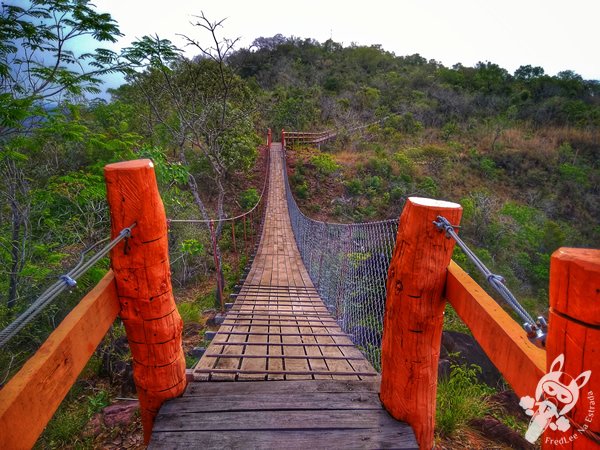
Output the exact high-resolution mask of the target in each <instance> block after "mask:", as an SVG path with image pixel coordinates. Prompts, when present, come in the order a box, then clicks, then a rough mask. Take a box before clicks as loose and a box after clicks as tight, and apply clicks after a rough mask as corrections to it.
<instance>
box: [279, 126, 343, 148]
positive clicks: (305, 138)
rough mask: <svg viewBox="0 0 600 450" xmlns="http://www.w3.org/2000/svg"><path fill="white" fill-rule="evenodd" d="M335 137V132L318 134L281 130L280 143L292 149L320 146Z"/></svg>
mask: <svg viewBox="0 0 600 450" xmlns="http://www.w3.org/2000/svg"><path fill="white" fill-rule="evenodd" d="M336 136H337V132H336V131H335V130H326V131H319V132H308V131H285V130H281V142H282V143H284V145H286V144H287V145H289V146H290V147H292V148H293V147H294V146H296V145H306V144H312V145H320V144H322V143H324V142H327V141H329V140H331V139H334V138H335V137H336Z"/></svg>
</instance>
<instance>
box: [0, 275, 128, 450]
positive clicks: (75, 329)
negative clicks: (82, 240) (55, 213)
mask: <svg viewBox="0 0 600 450" xmlns="http://www.w3.org/2000/svg"><path fill="white" fill-rule="evenodd" d="M118 312H119V301H118V300H117V290H116V286H115V281H114V274H113V272H112V271H109V272H108V273H107V274H106V275H105V276H104V278H102V280H100V282H99V283H98V284H97V285H96V287H94V288H93V289H92V290H91V291H90V292H89V294H87V295H86V296H85V297H84V298H83V299H82V300H81V301H80V302H79V304H78V305H77V306H76V307H75V308H73V310H72V311H71V312H70V313H69V314H68V315H67V317H65V319H64V320H63V321H62V322H61V323H60V325H59V326H58V327H57V328H56V329H55V330H54V331H53V332H52V334H51V335H50V336H49V337H48V339H47V340H46V341H45V342H44V343H43V344H42V346H41V347H40V348H39V349H38V351H37V352H36V353H35V354H34V355H33V356H32V357H31V358H30V359H29V360H28V361H27V362H26V363H25V365H24V366H23V367H22V368H21V370H20V371H19V372H18V373H17V374H15V375H14V376H13V377H12V379H11V380H10V381H9V382H8V383H7V384H6V386H4V388H3V389H2V390H0V430H1V431H0V448H2V449H18V448H31V447H33V445H34V444H35V442H36V440H37V439H38V437H39V436H40V434H41V433H42V431H43V430H44V428H45V427H46V424H47V423H48V421H49V420H50V419H51V418H52V415H53V414H54V412H55V411H56V409H57V408H58V406H59V405H60V403H61V402H62V400H63V399H64V398H65V396H66V395H67V393H68V392H69V389H71V386H72V385H73V383H74V382H75V381H76V380H77V377H78V376H79V374H80V372H81V370H82V369H83V368H84V367H85V365H86V364H87V362H88V360H89V359H90V357H91V356H92V354H93V353H94V351H95V350H96V347H97V346H98V344H99V343H100V342H101V341H102V338H103V337H104V335H105V334H106V332H107V331H108V329H109V328H110V326H111V325H112V323H113V322H114V321H115V319H116V317H117V314H118Z"/></svg>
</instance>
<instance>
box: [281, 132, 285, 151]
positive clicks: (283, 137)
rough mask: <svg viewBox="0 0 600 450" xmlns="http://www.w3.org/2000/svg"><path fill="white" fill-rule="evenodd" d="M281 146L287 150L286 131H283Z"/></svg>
mask: <svg viewBox="0 0 600 450" xmlns="http://www.w3.org/2000/svg"><path fill="white" fill-rule="evenodd" d="M281 146H282V147H283V148H285V130H284V129H283V128H282V129H281Z"/></svg>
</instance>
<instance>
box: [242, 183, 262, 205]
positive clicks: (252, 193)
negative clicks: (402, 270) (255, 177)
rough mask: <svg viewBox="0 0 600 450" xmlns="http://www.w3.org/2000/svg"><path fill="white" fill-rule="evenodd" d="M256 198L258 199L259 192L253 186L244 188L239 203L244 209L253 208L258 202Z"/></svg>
mask: <svg viewBox="0 0 600 450" xmlns="http://www.w3.org/2000/svg"><path fill="white" fill-rule="evenodd" d="M258 200H260V194H259V193H258V191H257V190H256V189H255V188H250V189H246V190H245V191H244V192H242V195H240V205H242V208H244V209H245V210H248V209H250V208H253V207H254V205H256V204H257V203H258Z"/></svg>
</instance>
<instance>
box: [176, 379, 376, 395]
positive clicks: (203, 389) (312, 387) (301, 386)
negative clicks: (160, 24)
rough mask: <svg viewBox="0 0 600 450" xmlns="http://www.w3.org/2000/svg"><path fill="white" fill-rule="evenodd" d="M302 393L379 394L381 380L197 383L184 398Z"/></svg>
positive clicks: (191, 386)
mask: <svg viewBox="0 0 600 450" xmlns="http://www.w3.org/2000/svg"><path fill="white" fill-rule="evenodd" d="M297 392H302V393H304V394H306V395H308V394H311V393H314V392H365V393H367V392H372V393H375V394H376V393H378V392H379V379H378V378H373V379H369V380H367V381H357V380H349V381H339V380H335V381H332V380H310V381H290V380H284V381H265V382H249V383H211V382H195V383H190V384H189V385H188V388H187V390H186V391H185V393H184V394H183V396H184V397H188V396H192V397H203V396H205V395H207V396H212V395H223V396H227V395H232V394H236V395H270V394H273V395H278V394H289V393H297Z"/></svg>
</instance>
